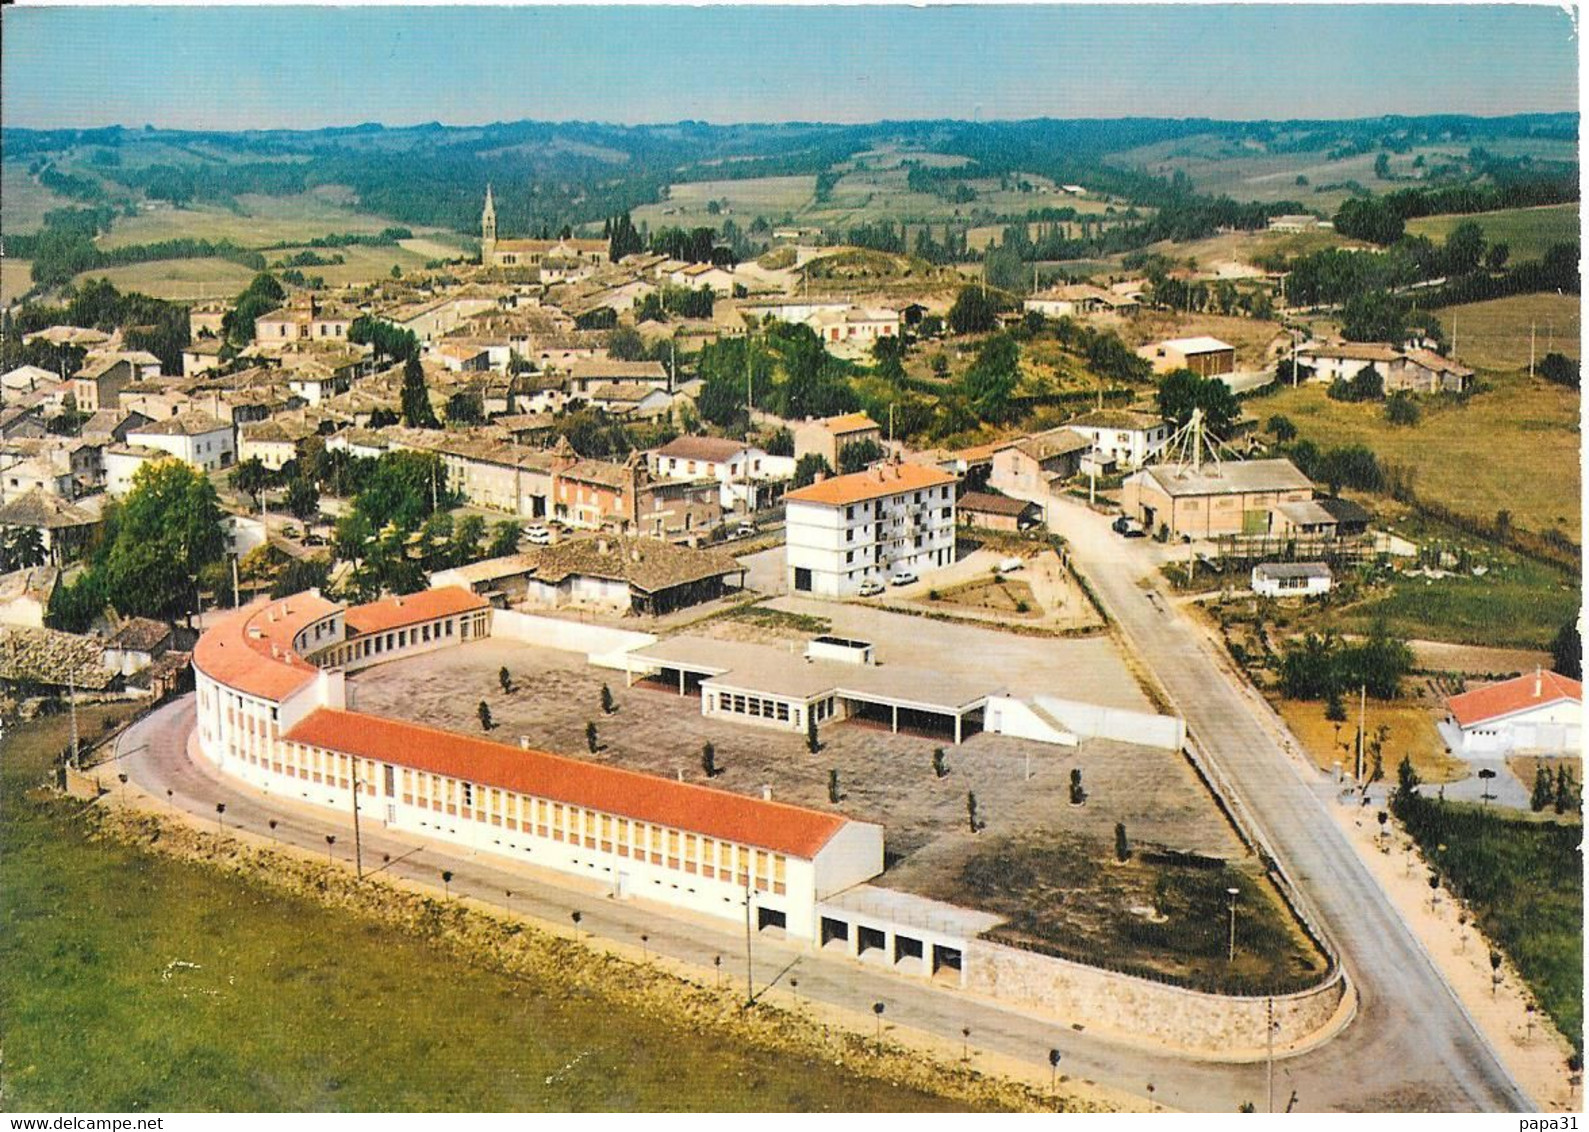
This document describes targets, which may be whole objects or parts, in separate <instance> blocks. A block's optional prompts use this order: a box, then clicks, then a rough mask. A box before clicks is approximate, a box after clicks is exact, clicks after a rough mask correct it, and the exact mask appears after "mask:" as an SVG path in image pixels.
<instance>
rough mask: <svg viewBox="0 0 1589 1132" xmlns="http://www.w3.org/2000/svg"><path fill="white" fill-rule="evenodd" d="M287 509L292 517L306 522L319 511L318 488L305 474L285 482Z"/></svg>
mask: <svg viewBox="0 0 1589 1132" xmlns="http://www.w3.org/2000/svg"><path fill="white" fill-rule="evenodd" d="M287 510H288V512H289V513H290V514H291V515H292V517H293V518H295V519H298V520H299V521H301V522H305V523H307V522H308V521H309V520H310V519H313V518H314V517H315V516H316V515H318V514H319V513H320V489H319V488H318V487H316V486H315V484H314V481H313V480H311V479H309V478H308V477H307V476H296V477H294V478H293V480H292V481H291V482H290V483H288V484H287Z"/></svg>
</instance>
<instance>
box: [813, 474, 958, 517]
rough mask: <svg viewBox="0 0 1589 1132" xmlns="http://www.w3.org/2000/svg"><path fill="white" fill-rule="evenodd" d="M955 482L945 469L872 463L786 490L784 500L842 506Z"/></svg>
mask: <svg viewBox="0 0 1589 1132" xmlns="http://www.w3.org/2000/svg"><path fill="white" fill-rule="evenodd" d="M954 482H955V477H954V476H952V475H951V474H949V473H948V472H945V471H941V470H939V469H938V468H930V467H928V466H926V465H925V464H875V465H873V466H872V467H870V468H867V469H866V470H865V471H864V472H853V473H851V474H850V475H847V476H833V477H832V478H830V479H825V480H818V481H817V482H816V483H813V484H809V485H808V486H806V487H802V488H800V489H798V490H796V491H791V492H789V493H788V494H786V495H785V496H784V499H786V500H789V501H790V502H794V503H825V504H827V505H828V506H830V507H842V506H844V505H846V504H849V503H859V502H861V501H862V500H864V499H881V498H883V497H884V496H888V495H898V494H900V493H901V492H906V491H919V490H921V489H923V488H933V487H942V486H943V485H945V484H952V483H954Z"/></svg>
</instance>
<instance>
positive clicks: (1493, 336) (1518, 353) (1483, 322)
mask: <svg viewBox="0 0 1589 1132" xmlns="http://www.w3.org/2000/svg"><path fill="white" fill-rule="evenodd" d="M1436 313H1438V314H1439V316H1440V321H1441V323H1442V324H1443V325H1444V326H1445V330H1446V336H1447V337H1448V338H1453V339H1454V340H1455V342H1456V349H1455V350H1454V351H1453V352H1454V353H1455V354H1456V356H1457V357H1459V358H1461V359H1462V360H1463V361H1464V362H1466V363H1467V364H1468V365H1470V366H1475V367H1477V368H1479V369H1489V370H1502V369H1512V370H1517V369H1526V368H1527V367H1528V339H1529V331H1530V329H1531V328H1532V329H1533V331H1534V348H1535V351H1536V356H1537V357H1541V358H1542V357H1544V356H1545V354H1546V352H1547V351H1550V350H1555V351H1557V352H1558V353H1562V354H1566V355H1567V356H1568V357H1571V358H1576V357H1578V333H1579V330H1578V327H1579V316H1580V313H1581V312H1580V310H1579V298H1578V296H1577V295H1544V294H1536V295H1513V296H1511V297H1510V298H1505V299H1491V300H1489V301H1488V302H1484V303H1464V304H1462V305H1461V306H1455V307H1442V308H1441V309H1440V310H1439V311H1438V312H1436ZM1574 415H1575V416H1576V410H1574Z"/></svg>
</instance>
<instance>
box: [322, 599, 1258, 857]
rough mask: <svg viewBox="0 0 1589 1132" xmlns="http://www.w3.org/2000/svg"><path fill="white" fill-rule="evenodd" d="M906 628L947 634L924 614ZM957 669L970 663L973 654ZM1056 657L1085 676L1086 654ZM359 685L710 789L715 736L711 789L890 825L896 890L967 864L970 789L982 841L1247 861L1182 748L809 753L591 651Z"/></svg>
mask: <svg viewBox="0 0 1589 1132" xmlns="http://www.w3.org/2000/svg"><path fill="white" fill-rule="evenodd" d="M895 620H902V621H906V622H907V623H908V624H909V625H911V626H917V625H922V626H928V627H931V628H933V629H940V628H945V627H944V626H938V625H936V624H935V623H933V622H922V621H921V620H920V619H917V618H908V619H906V618H895ZM948 628H956V629H958V628H959V627H948ZM960 631H965V630H960ZM993 635H994V636H1001V635H998V634H993ZM1012 640H1014V641H1015V642H1017V643H1018V644H1020V645H1022V646H1030V647H1035V648H1037V649H1054V648H1055V647H1056V646H1060V647H1061V648H1062V655H1064V651H1063V650H1064V649H1066V648H1072V649H1073V648H1074V647H1076V646H1086V648H1085V650H1084V651H1085V652H1086V653H1088V654H1097V655H1096V656H1093V657H1092V659H1093V660H1094V661H1095V662H1096V663H1098V664H1102V663H1103V662H1104V659H1105V657H1104V654H1102V653H1099V652H1098V648H1097V646H1100V645H1101V646H1104V647H1105V648H1107V647H1108V642H1107V641H1106V640H1099V641H1096V642H1095V641H1050V640H1029V639H1025V638H1012ZM958 659H959V661H960V662H961V663H966V660H965V657H963V656H961V657H959V658H958ZM1039 659H1040V656H1039V655H1032V656H1029V657H1026V658H1025V659H1024V660H1023V661H1022V663H1023V664H1024V665H1029V666H1034V667H1035V666H1036V665H1037V664H1038V662H1039ZM1048 663H1050V664H1055V663H1061V664H1066V665H1069V664H1078V665H1080V666H1081V667H1083V668H1087V667H1088V666H1087V665H1086V664H1085V663H1083V662H1082V658H1081V657H1079V656H1076V655H1068V656H1067V658H1066V659H1065V660H1064V661H1056V660H1055V659H1050V660H1049V662H1048ZM1114 663H1115V664H1116V665H1118V663H1119V662H1118V660H1115V661H1114ZM504 666H506V667H507V668H508V670H509V672H510V673H511V675H512V679H513V684H514V688H513V691H512V692H511V693H507V694H504V693H503V691H502V688H501V685H500V683H499V680H498V672H499V670H500V669H501V668H502V667H504ZM1121 672H1123V669H1121ZM1091 678H1092V679H1095V678H1096V675H1095V674H1094V675H1093V677H1091ZM604 683H605V684H606V685H607V686H608V687H610V688H611V690H612V693H613V697H614V699H615V700H616V701H617V711H616V712H615V713H614V714H612V715H610V716H604V715H603V714H602V711H601V688H602V685H603V684H604ZM1062 686H1067V687H1068V686H1071V685H1069V684H1068V683H1066V684H1063V685H1062ZM1089 686H1090V685H1089ZM348 688H349V695H350V700H351V706H352V707H353V708H354V709H355V710H358V711H364V712H371V713H375V714H379V715H389V716H394V717H398V718H404V719H410V720H414V721H416V722H421V723H425V724H428V725H431V726H434V727H440V728H444V729H446V730H451V731H459V732H464V733H469V734H479V733H480V731H481V727H480V722H479V719H478V716H477V710H478V705H479V703H480V701H482V700H484V701H485V702H486V703H487V704H488V705H489V706H490V710H491V715H492V720H493V724H494V727H493V730H492V732H491V735H492V737H493V738H496V739H499V740H501V741H502V742H506V743H517V742H518V741H519V739H520V738H521V737H528V739H529V742H530V743H531V744H532V745H533V746H536V747H538V748H541V749H544V750H550V751H554V752H557V753H560V754H566V755H570V756H574V757H577V758H591V757H592V756H590V755H589V754H588V753H587V750H586V742H585V725H586V723H587V721H595V723H596V725H597V728H598V733H599V740H600V749H599V750H598V752H597V753H596V755H595V756H594V758H595V759H596V760H597V761H600V762H604V763H608V764H611V765H616V766H622V767H627V768H630V769H634V770H641V771H646V772H648V773H651V774H657V775H663V776H666V777H670V778H673V777H682V778H683V780H684V781H687V782H694V783H698V784H705V783H706V782H707V781H708V780H707V778H706V775H705V773H704V771H703V769H702V765H701V747H702V745H703V744H704V743H706V742H711V743H712V744H713V746H714V747H715V749H716V761H717V765H718V767H719V768H720V773H719V774H718V775H717V776H716V777H714V778H712V779H711V780H710V784H711V785H712V786H714V787H717V788H719V789H724V790H730V791H733V792H736V793H741V794H747V795H752V796H759V795H760V794H761V793H762V790H763V788H764V787H770V788H771V791H772V796H773V798H774V799H777V800H782V801H788V802H793V803H798V804H800V805H805V806H811V807H814V808H817V809H823V810H832V809H837V810H840V811H842V812H844V813H845V814H847V815H849V816H851V817H855V818H860V819H863V820H867V821H875V822H879V823H881V824H882V825H884V826H885V827H886V829H887V838H886V841H887V850H888V858H889V862H890V867H891V873H890V875H889V876H887V877H885V878H884V883H893V882H894V881H895V878H896V877H897V878H898V881H899V883H901V884H902V885H904V886H910V885H911V884H913V883H915V882H913V881H912V878H930V879H933V880H934V881H935V882H936V884H935V887H936V886H937V885H941V884H942V883H943V880H944V877H943V875H941V873H942V871H943V870H951V871H953V870H957V869H958V862H959V861H960V860H961V859H963V857H964V855H965V852H966V850H967V849H968V848H969V847H970V846H971V845H972V844H973V843H974V842H975V840H976V837H974V836H973V835H972V834H971V833H970V831H969V827H968V820H967V805H966V795H967V793H968V792H974V793H975V794H976V796H977V803H978V815H979V817H980V819H981V821H983V822H985V823H986V826H985V829H984V830H983V832H982V833H981V834H980V835H977V837H989V836H998V835H1000V834H1008V833H1012V832H1017V831H1021V830H1030V829H1040V828H1052V829H1057V830H1064V831H1068V832H1072V833H1084V834H1087V835H1089V836H1092V837H1095V838H1097V839H1099V840H1100V842H1101V843H1104V844H1108V843H1110V841H1111V839H1112V837H1113V830H1114V824H1115V823H1116V822H1117V821H1118V822H1125V823H1126V825H1127V828H1128V829H1130V830H1132V832H1133V837H1139V838H1142V839H1146V840H1152V841H1154V842H1158V843H1161V844H1164V845H1167V846H1171V847H1174V848H1177V849H1183V850H1191V851H1196V852H1200V853H1206V854H1210V855H1217V856H1233V855H1236V854H1238V853H1239V852H1240V847H1239V845H1238V844H1237V842H1236V840H1235V838H1234V836H1233V835H1232V834H1231V833H1230V831H1229V828H1228V826H1226V824H1225V822H1224V820H1223V818H1221V817H1220V815H1219V814H1218V812H1217V811H1216V809H1215V807H1214V804H1213V802H1212V801H1211V800H1210V799H1209V797H1208V795H1207V793H1206V792H1205V791H1204V790H1203V788H1202V786H1201V784H1200V783H1199V782H1198V781H1197V779H1196V777H1195V776H1194V775H1193V773H1192V771H1191V770H1190V768H1189V767H1188V766H1187V765H1186V763H1185V761H1184V760H1183V759H1182V758H1181V756H1180V755H1179V754H1177V753H1174V752H1170V751H1163V750H1154V749H1151V748H1145V747H1135V746H1129V745H1125V744H1120V743H1112V742H1104V741H1094V742H1086V743H1083V744H1082V746H1081V747H1080V748H1063V747H1057V746H1052V745H1049V744H1044V743H1037V742H1031V741H1026V740H1016V739H1009V738H1005V737H1003V736H998V735H986V734H979V735H976V736H974V737H972V738H971V739H970V740H968V741H967V742H966V743H965V744H963V745H962V746H960V747H955V746H953V745H952V744H951V743H950V742H949V741H948V740H947V739H943V738H932V737H928V736H921V735H909V734H893V733H890V732H889V731H887V730H882V729H878V728H874V727H870V726H866V725H861V724H856V723H841V724H836V725H833V726H831V727H828V728H825V729H824V731H823V734H822V743H823V748H822V750H821V751H820V752H818V753H817V754H815V755H812V754H810V753H808V752H807V750H806V747H805V740H804V737H803V736H802V735H796V734H788V733H784V732H780V731H775V730H770V729H763V728H760V727H756V726H751V725H746V724H740V723H735V722H730V721H727V720H718V719H708V718H705V717H703V716H702V715H701V714H700V701H699V700H698V699H697V698H695V697H694V696H688V697H680V696H678V695H677V694H675V693H674V692H672V691H670V690H662V689H657V688H655V687H652V686H649V685H637V686H636V687H633V688H627V687H625V685H624V674H623V673H622V672H616V671H612V670H607V669H598V668H593V667H591V666H590V665H589V664H587V663H586V661H585V659H584V657H583V655H581V654H577V653H570V652H560V651H555V650H550V649H544V648H538V647H534V646H530V645H525V644H522V643H519V642H516V641H508V640H502V639H490V640H485V641H479V642H471V643H469V644H466V645H461V646H459V647H458V648H454V649H447V650H443V651H441V652H436V653H430V654H427V655H426V656H424V657H422V658H416V659H412V660H404V661H396V662H392V663H388V664H384V665H380V666H377V667H375V668H371V669H367V670H365V671H364V672H361V673H358V674H356V675H354V676H352V677H350V678H349V681H348ZM1051 690H1052V686H1051ZM1056 694H1061V693H1059V692H1057V691H1056ZM1074 694H1077V695H1080V694H1081V692H1080V691H1077V692H1075V693H1074ZM1135 697H1136V698H1132V699H1131V702H1129V703H1125V704H1121V705H1120V706H1131V707H1143V706H1145V704H1144V702H1143V701H1142V700H1141V699H1140V693H1136V694H1135ZM938 746H943V747H945V748H946V756H947V762H948V768H949V773H948V774H947V775H946V776H945V777H943V778H938V777H936V776H935V775H934V773H933V769H932V754H933V750H934V748H935V747H938ZM1073 767H1079V768H1081V770H1082V773H1083V785H1084V787H1085V789H1086V790H1087V792H1088V800H1087V803H1086V805H1084V806H1080V807H1073V806H1071V805H1070V804H1069V802H1068V800H1067V796H1068V785H1069V777H1070V771H1071V769H1072V768H1073ZM832 770H837V771H838V772H839V784H840V789H841V791H842V794H843V797H842V799H841V801H840V803H839V805H838V806H837V807H835V806H832V805H831V804H830V803H829V801H828V775H829V772H830V771H832ZM1028 772H1029V773H1030V775H1031V777H1030V778H1029V779H1028V778H1027V774H1028ZM895 865H899V866H900V867H899V868H898V870H897V871H894V866H895Z"/></svg>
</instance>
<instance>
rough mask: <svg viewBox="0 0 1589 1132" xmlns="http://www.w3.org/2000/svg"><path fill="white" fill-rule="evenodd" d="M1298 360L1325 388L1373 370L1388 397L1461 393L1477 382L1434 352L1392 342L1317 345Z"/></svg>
mask: <svg viewBox="0 0 1589 1132" xmlns="http://www.w3.org/2000/svg"><path fill="white" fill-rule="evenodd" d="M1296 360H1297V364H1298V365H1301V366H1307V367H1308V368H1309V369H1311V370H1312V371H1313V376H1312V377H1311V378H1310V380H1311V381H1315V382H1320V383H1322V384H1325V385H1330V384H1334V383H1335V382H1337V381H1351V380H1352V379H1353V378H1354V377H1356V376H1357V375H1358V374H1359V373H1361V372H1362V371H1363V370H1364V369H1365V368H1368V367H1372V368H1373V370H1374V372H1375V373H1377V374H1378V375H1379V378H1380V381H1381V383H1382V385H1383V388H1384V391H1385V392H1386V393H1387V394H1389V393H1398V392H1403V391H1405V392H1409V393H1439V392H1451V393H1460V392H1462V390H1464V389H1465V388H1467V385H1468V382H1469V381H1471V380H1472V379H1473V370H1471V369H1469V368H1468V367H1467V366H1464V365H1461V364H1459V363H1457V362H1454V361H1452V360H1451V359H1449V358H1444V357H1441V356H1440V355H1439V354H1437V353H1435V352H1434V351H1432V350H1426V349H1423V348H1421V347H1414V348H1411V349H1403V348H1402V347H1400V346H1394V345H1391V344H1390V343H1388V342H1338V343H1328V342H1313V343H1308V344H1307V345H1305V346H1301V347H1299V348H1298V349H1297V351H1296Z"/></svg>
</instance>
